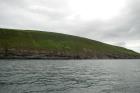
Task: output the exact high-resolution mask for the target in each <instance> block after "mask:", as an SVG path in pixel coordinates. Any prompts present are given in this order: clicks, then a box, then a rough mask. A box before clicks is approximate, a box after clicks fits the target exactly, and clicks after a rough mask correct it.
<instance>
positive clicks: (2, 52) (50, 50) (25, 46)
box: [0, 28, 140, 58]
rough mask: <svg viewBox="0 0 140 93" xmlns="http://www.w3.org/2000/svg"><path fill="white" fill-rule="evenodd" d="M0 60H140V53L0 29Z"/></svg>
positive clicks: (69, 38)
mask: <svg viewBox="0 0 140 93" xmlns="http://www.w3.org/2000/svg"><path fill="white" fill-rule="evenodd" d="M0 58H140V54H138V53H136V52H134V51H132V50H128V49H125V48H122V47H117V46H112V45H109V44H105V43H101V42H98V41H94V40H90V39H87V38H81V37H77V36H72V35H66V34H60V33H53V32H43V31H32V30H18V29H16V30H14V29H3V28H1V29H0Z"/></svg>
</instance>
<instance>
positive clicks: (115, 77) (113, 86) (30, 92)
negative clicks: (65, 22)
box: [0, 60, 140, 93]
mask: <svg viewBox="0 0 140 93" xmlns="http://www.w3.org/2000/svg"><path fill="white" fill-rule="evenodd" d="M0 93H140V60H0Z"/></svg>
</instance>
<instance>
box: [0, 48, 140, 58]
mask: <svg viewBox="0 0 140 93" xmlns="http://www.w3.org/2000/svg"><path fill="white" fill-rule="evenodd" d="M0 59H140V56H130V55H124V54H110V53H106V54H95V53H86V52H85V53H84V52H81V53H70V52H68V51H67V52H62V51H47V50H45V49H42V50H41V49H40V50H33V49H7V50H4V49H0Z"/></svg>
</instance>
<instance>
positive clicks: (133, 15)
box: [0, 0, 140, 53]
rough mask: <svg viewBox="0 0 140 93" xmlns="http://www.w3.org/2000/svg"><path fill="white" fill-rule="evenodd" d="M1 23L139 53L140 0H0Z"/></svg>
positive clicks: (8, 26)
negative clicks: (93, 41)
mask: <svg viewBox="0 0 140 93" xmlns="http://www.w3.org/2000/svg"><path fill="white" fill-rule="evenodd" d="M0 10H1V11H0V27H1V28H14V29H15V28H16V29H32V30H42V31H50V32H58V33H65V34H71V35H76V36H81V37H86V38H89V39H93V40H97V41H101V42H104V43H108V44H112V45H116V46H121V47H125V48H128V49H132V50H134V51H137V52H139V53H140V0H0Z"/></svg>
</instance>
